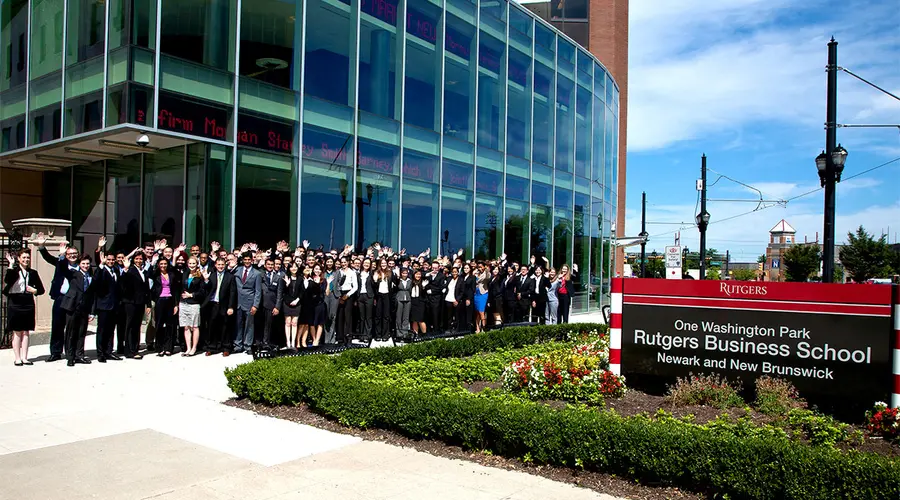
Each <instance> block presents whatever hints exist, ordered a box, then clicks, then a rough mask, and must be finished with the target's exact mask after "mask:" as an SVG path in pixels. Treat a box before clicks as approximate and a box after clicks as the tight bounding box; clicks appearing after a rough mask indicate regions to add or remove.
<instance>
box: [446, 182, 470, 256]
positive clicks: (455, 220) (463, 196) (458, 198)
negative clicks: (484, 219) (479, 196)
mask: <svg viewBox="0 0 900 500" xmlns="http://www.w3.org/2000/svg"><path fill="white" fill-rule="evenodd" d="M472 223H473V217H472V192H471V191H463V190H461V189H451V188H446V187H445V188H444V189H443V190H442V192H441V235H440V236H441V247H442V250H441V255H449V254H451V253H455V252H456V251H457V250H458V249H460V248H461V249H463V254H464V256H465V257H470V256H471V255H472V232H473V227H472Z"/></svg>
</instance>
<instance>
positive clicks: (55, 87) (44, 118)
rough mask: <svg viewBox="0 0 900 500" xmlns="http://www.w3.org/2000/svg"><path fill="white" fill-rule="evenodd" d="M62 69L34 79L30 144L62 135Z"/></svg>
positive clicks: (32, 85)
mask: <svg viewBox="0 0 900 500" xmlns="http://www.w3.org/2000/svg"><path fill="white" fill-rule="evenodd" d="M61 87H62V71H60V72H58V73H51V74H49V75H46V76H44V77H43V78H41V79H38V80H32V82H31V87H30V95H29V100H30V101H31V133H30V134H29V135H31V138H30V139H29V144H39V143H41V142H46V141H51V140H53V139H59V138H60V137H62V108H61V107H60V98H61V97H62V88H61Z"/></svg>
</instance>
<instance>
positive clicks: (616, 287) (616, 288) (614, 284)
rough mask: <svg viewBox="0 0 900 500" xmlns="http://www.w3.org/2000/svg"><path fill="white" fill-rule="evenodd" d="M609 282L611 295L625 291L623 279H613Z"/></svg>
mask: <svg viewBox="0 0 900 500" xmlns="http://www.w3.org/2000/svg"><path fill="white" fill-rule="evenodd" d="M609 281H610V287H611V291H612V293H622V290H624V289H625V278H613V279H611V280H609Z"/></svg>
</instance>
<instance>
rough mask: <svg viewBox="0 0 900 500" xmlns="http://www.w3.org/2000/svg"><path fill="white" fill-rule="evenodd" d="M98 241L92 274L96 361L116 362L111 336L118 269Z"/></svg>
mask: <svg viewBox="0 0 900 500" xmlns="http://www.w3.org/2000/svg"><path fill="white" fill-rule="evenodd" d="M100 241H101V246H100V249H98V250H97V254H98V260H97V261H98V262H100V263H101V264H100V267H99V268H98V269H97V271H96V272H95V273H94V281H95V282H96V283H95V285H96V287H95V288H96V291H95V294H94V297H95V300H94V310H95V311H96V313H97V338H96V340H97V361H98V362H100V363H106V360H107V359H113V360H116V361H119V360H121V359H122V358H120V357H119V356H117V355H116V353H114V352H113V334H114V332H115V330H116V324H117V323H118V309H119V294H118V293H117V292H118V287H119V269H118V266H116V256H115V254H112V253H109V254H104V253H103V243H105V240H104V239H103V238H101V239H100ZM121 336H122V330H119V337H121Z"/></svg>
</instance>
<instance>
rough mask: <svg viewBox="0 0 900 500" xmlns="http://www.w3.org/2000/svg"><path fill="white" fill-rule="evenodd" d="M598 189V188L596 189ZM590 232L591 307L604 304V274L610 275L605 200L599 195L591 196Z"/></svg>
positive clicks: (589, 273) (589, 276) (588, 223)
mask: <svg viewBox="0 0 900 500" xmlns="http://www.w3.org/2000/svg"><path fill="white" fill-rule="evenodd" d="M595 191H596V190H595ZM590 209H591V211H590V218H589V219H588V222H587V225H588V234H590V235H591V265H590V267H589V268H588V269H589V270H588V271H587V273H588V280H589V283H590V286H591V307H592V308H598V307H600V306H601V305H602V300H603V290H602V288H603V287H602V283H603V278H604V276H608V274H607V267H608V265H609V254H608V253H607V252H606V251H605V248H604V246H605V245H604V242H605V238H604V236H605V228H604V222H603V201H602V200H601V199H600V197H599V196H592V197H591V207H590Z"/></svg>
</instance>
